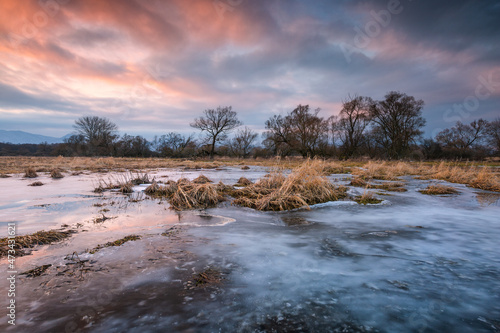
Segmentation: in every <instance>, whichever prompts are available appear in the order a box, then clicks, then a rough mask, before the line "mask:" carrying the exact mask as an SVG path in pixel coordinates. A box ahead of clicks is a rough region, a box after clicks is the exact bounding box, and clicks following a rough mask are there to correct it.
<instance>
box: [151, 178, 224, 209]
mask: <svg viewBox="0 0 500 333" xmlns="http://www.w3.org/2000/svg"><path fill="white" fill-rule="evenodd" d="M198 178H199V177H198ZM205 178H206V177H205ZM207 179H208V178H207ZM220 184H221V183H219V184H217V185H213V184H210V183H209V182H205V183H195V182H194V181H190V180H188V179H186V178H181V179H179V180H178V181H177V182H174V181H169V182H168V183H167V185H166V186H160V185H158V184H156V183H153V184H151V185H150V186H149V187H148V188H146V190H145V191H144V192H145V193H146V194H147V195H149V196H152V197H165V198H167V199H168V201H169V203H170V206H171V207H172V208H173V209H175V210H185V209H198V208H209V207H215V206H217V204H218V203H219V202H221V201H224V197H223V196H222V194H221V191H222V190H224V188H223V187H225V185H224V184H222V185H220Z"/></svg>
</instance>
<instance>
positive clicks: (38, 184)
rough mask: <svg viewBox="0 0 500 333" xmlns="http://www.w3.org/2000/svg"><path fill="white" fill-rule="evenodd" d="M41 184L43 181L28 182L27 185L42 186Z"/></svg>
mask: <svg viewBox="0 0 500 333" xmlns="http://www.w3.org/2000/svg"><path fill="white" fill-rule="evenodd" d="M43 185H44V183H42V182H33V183H31V184H28V186H43Z"/></svg>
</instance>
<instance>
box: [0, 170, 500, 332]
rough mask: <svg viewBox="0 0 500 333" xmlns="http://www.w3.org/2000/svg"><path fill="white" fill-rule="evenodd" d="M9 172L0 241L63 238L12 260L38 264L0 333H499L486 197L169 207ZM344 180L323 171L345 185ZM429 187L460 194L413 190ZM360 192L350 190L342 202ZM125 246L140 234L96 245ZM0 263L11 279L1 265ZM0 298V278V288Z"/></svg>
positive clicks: (90, 179) (494, 200)
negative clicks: (59, 233)
mask: <svg viewBox="0 0 500 333" xmlns="http://www.w3.org/2000/svg"><path fill="white" fill-rule="evenodd" d="M267 172H268V169H267V168H265V167H251V168H250V169H249V170H241V169H240V168H237V167H227V168H225V169H222V170H181V169H162V170H157V171H151V172H149V176H150V177H151V178H152V177H155V179H157V180H163V181H167V180H177V179H179V178H181V177H186V178H188V179H194V178H195V177H198V176H199V175H200V174H203V175H205V176H207V177H208V178H210V179H211V180H213V181H214V182H215V183H217V182H219V181H222V182H223V183H224V184H229V185H232V184H234V183H236V181H237V180H238V179H239V178H240V177H242V176H244V177H246V178H248V179H249V180H251V181H255V180H257V179H259V178H261V177H263V176H264V175H265V174H266V173H267ZM21 176H22V175H17V176H14V177H11V178H6V179H0V184H1V186H2V188H3V189H4V190H3V191H2V192H1V193H0V222H1V228H2V229H3V233H4V234H7V224H8V223H15V224H16V228H17V234H18V235H23V234H28V233H33V232H36V231H39V230H50V229H61V228H62V229H64V230H72V232H73V234H72V235H71V237H70V238H68V239H66V240H64V241H62V242H59V243H55V244H52V245H44V246H39V247H36V248H35V249H34V251H32V253H31V255H26V256H22V257H19V258H17V259H16V262H15V265H16V270H17V271H18V272H19V273H21V272H26V271H29V270H31V269H33V268H36V267H45V268H44V269H43V271H42V272H39V273H40V274H34V275H35V276H30V274H28V275H20V274H18V275H17V280H16V326H14V327H13V326H11V325H8V324H7V323H6V321H5V320H3V321H2V323H1V325H0V330H1V331H6V332H9V331H12V332H27V331H36V332H79V331H89V332H125V331H126V332H451V331H452V332H498V331H500V293H499V290H500V255H499V254H500V253H499V252H500V251H499V246H498V239H499V236H500V219H499V216H500V195H499V194H498V193H494V192H488V191H483V190H478V189H472V188H470V187H466V186H465V185H460V184H449V183H445V182H443V181H430V180H418V179H414V178H413V177H410V176H408V177H402V180H403V181H404V182H405V188H406V189H407V191H406V192H388V191H385V190H370V191H372V192H373V193H374V194H375V196H376V197H377V198H379V199H382V200H383V201H382V202H381V203H379V204H373V205H370V204H368V205H361V204H357V203H356V202H354V201H352V200H351V199H350V198H346V199H344V200H340V201H334V202H327V203H323V204H318V205H313V206H311V209H310V210H306V209H298V210H293V211H288V212H262V211H256V210H253V209H250V208H243V207H239V206H234V205H231V202H230V201H226V202H223V203H221V204H220V205H219V206H218V207H217V208H210V209H204V210H187V211H181V212H178V211H174V210H172V209H170V208H169V204H168V202H166V201H164V200H160V199H152V198H149V197H148V196H146V195H145V194H144V193H143V191H144V189H145V188H146V186H147V185H137V186H135V187H134V189H133V191H134V192H133V193H131V194H121V193H118V192H116V191H107V192H104V193H102V194H98V193H94V192H93V190H94V188H95V187H96V186H97V184H98V183H99V178H104V179H106V178H109V177H120V176H121V175H120V174H103V175H99V174H97V173H82V174H80V175H74V176H70V175H67V176H66V177H65V178H62V179H51V178H49V177H48V176H46V175H42V176H40V177H38V179H37V180H38V181H41V182H42V183H44V185H43V186H27V185H28V184H30V183H32V182H33V180H28V179H24V178H22V177H21ZM350 177H351V176H350V175H346V174H341V175H340V174H339V175H335V174H334V175H331V176H329V178H330V179H331V181H332V182H336V183H338V184H345V185H347V184H348V183H349V182H350ZM381 183H382V182H381ZM431 183H440V184H446V185H449V186H452V187H453V188H455V189H456V190H458V191H459V194H452V195H443V196H436V195H424V194H422V193H420V192H419V190H422V189H424V188H426V186H427V185H429V184H431ZM364 191H366V190H365V189H364V188H360V187H351V186H349V189H348V193H349V194H350V195H351V197H352V196H354V195H357V194H362V193H363V192H364ZM130 235H135V236H137V239H134V240H129V241H124V242H123V243H121V244H116V245H117V246H115V245H109V244H108V242H111V243H112V242H114V241H116V240H119V239H124V238H125V237H127V236H130ZM2 237H3V236H2ZM106 244H108V245H106ZM99 246H101V247H99ZM44 265H46V266H44ZM49 265H50V266H49ZM0 266H1V267H0V269H1V270H2V272H7V271H8V267H7V266H8V263H7V259H6V258H5V257H4V258H2V260H1V261H0ZM8 287H9V286H8V281H7V280H6V279H5V278H3V279H2V280H1V282H0V290H2V292H5V293H6V292H7V290H8ZM5 305H7V304H5ZM4 309H5V308H4ZM4 311H5V310H4Z"/></svg>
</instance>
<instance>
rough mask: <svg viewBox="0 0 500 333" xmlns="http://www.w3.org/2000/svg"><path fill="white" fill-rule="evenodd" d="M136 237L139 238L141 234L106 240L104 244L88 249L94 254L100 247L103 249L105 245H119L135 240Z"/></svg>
mask: <svg viewBox="0 0 500 333" xmlns="http://www.w3.org/2000/svg"><path fill="white" fill-rule="evenodd" d="M138 239H141V236H138V235H129V236H126V237H124V238H121V239H117V240H115V241H114V242H107V243H106V244H99V245H97V246H96V247H94V248H93V249H92V250H90V251H88V252H89V253H90V254H94V253H96V252H98V251H99V250H101V249H104V248H106V247H112V246H121V245H123V244H125V243H126V242H130V241H136V240H138Z"/></svg>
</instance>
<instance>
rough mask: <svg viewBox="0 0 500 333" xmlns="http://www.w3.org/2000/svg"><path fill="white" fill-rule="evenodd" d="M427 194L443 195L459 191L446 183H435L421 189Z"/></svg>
mask: <svg viewBox="0 0 500 333" xmlns="http://www.w3.org/2000/svg"><path fill="white" fill-rule="evenodd" d="M419 192H420V193H422V194H427V195H443V194H457V193H459V192H458V191H457V190H456V189H455V188H453V187H451V186H446V185H440V184H434V185H429V186H427V187H426V188H425V189H423V190H420V191H419Z"/></svg>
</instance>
